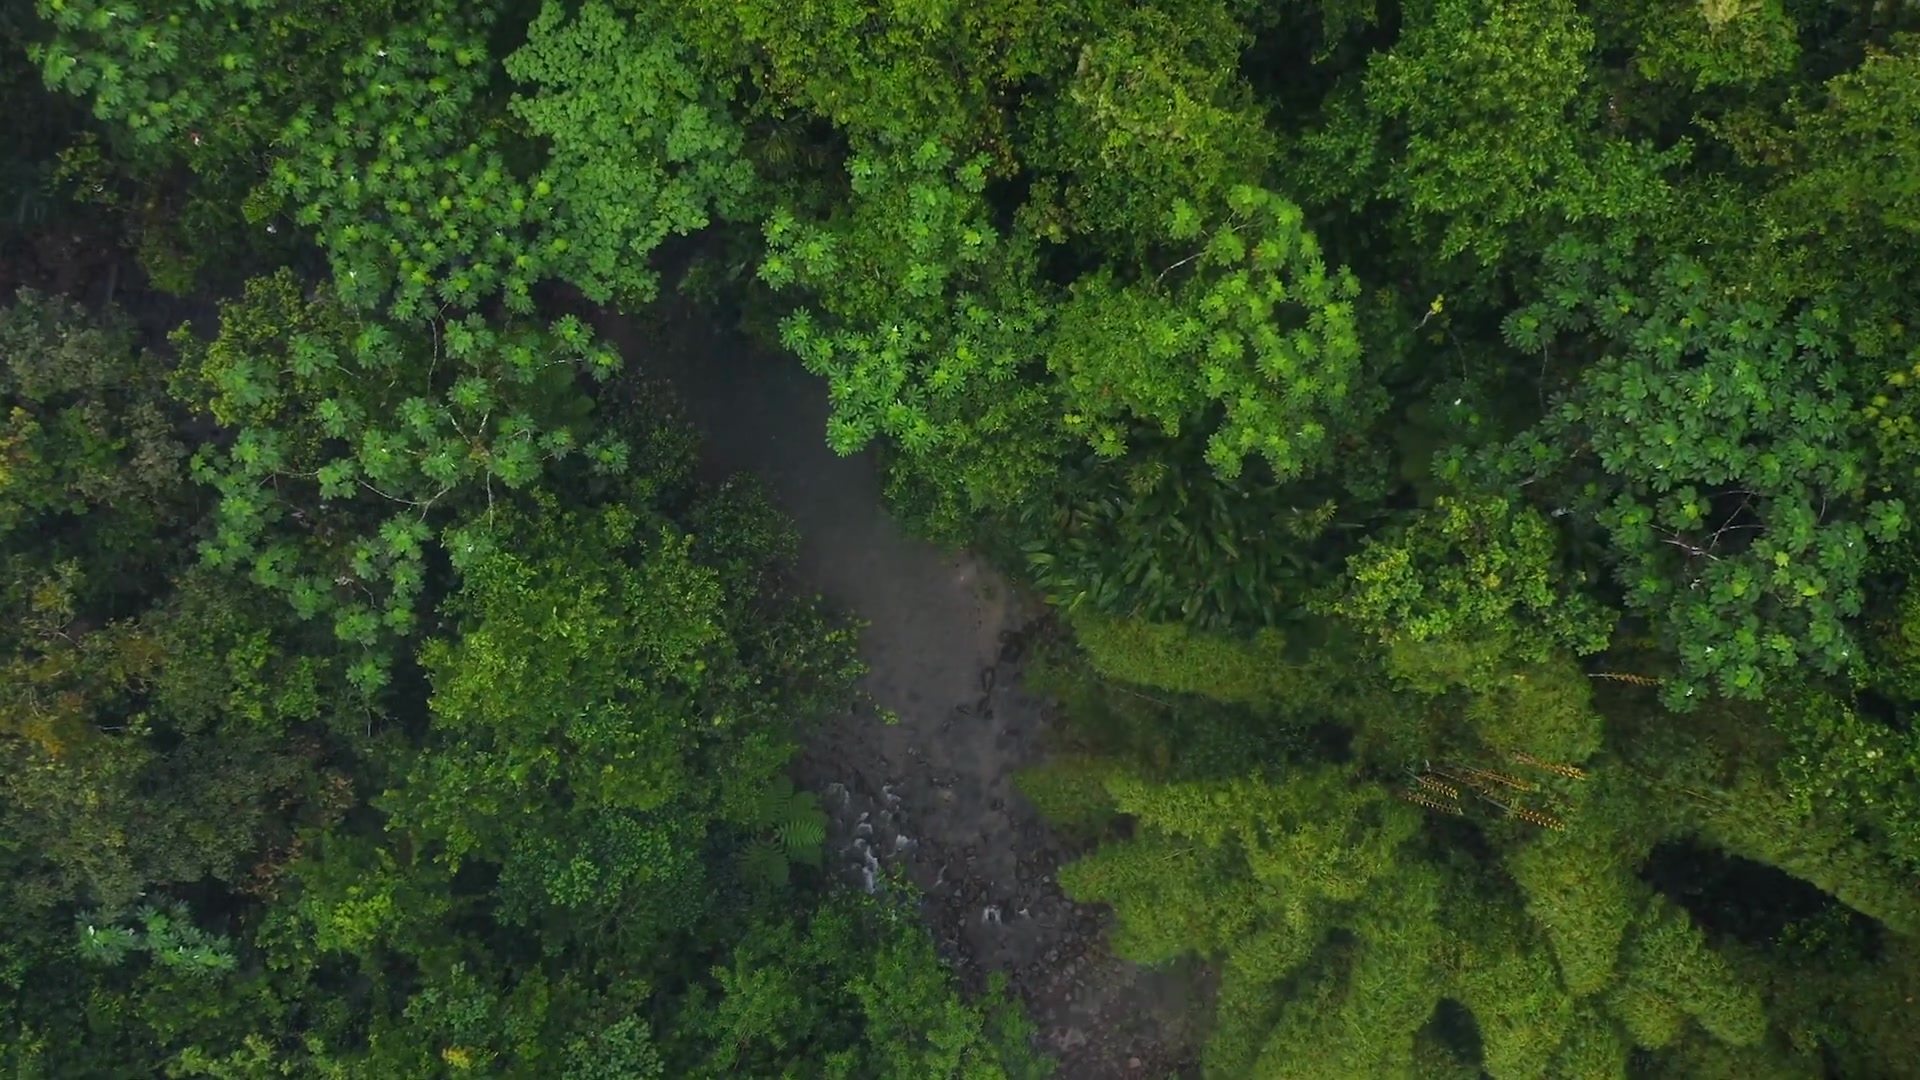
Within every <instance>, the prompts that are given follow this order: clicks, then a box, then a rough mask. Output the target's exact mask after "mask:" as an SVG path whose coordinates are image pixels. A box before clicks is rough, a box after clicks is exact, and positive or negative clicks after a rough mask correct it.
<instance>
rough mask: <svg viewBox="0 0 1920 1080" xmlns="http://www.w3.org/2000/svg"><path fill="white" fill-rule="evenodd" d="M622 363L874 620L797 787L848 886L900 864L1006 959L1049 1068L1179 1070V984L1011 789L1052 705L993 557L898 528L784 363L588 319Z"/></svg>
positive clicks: (988, 958) (825, 579)
mask: <svg viewBox="0 0 1920 1080" xmlns="http://www.w3.org/2000/svg"><path fill="white" fill-rule="evenodd" d="M595 321H596V323H597V324H598V326H599V329H600V332H601V333H602V334H604V335H605V336H606V337H608V338H609V339H611V340H612V341H614V342H615V343H617V344H619V345H620V347H621V348H622V351H623V352H624V353H625V354H626V356H627V358H628V362H629V363H637V364H642V365H647V366H649V367H652V368H653V369H654V370H657V371H659V372H660V373H661V374H664V375H666V377H667V378H668V379H669V380H670V381H671V382H672V383H673V384H674V386H675V387H676V388H677V389H678V391H679V393H680V395H681V397H682V398H683V399H684V400H685V403H686V406H687V410H688V413H689V416H690V418H691V419H692V420H693V421H694V423H695V424H696V425H697V426H698V427H699V428H700V429H701V432H702V434H703V436H704V450H703V468H705V469H706V470H708V471H709V472H710V473H711V474H712V475H713V476H715V477H720V476H725V475H730V474H733V473H740V472H744V473H749V474H751V475H754V476H756V477H758V478H759V479H760V480H761V481H762V482H763V483H764V484H765V485H766V486H767V488H768V489H769V490H770V492H771V494H772V496H773V498H774V500H775V501H776V502H777V503H778V504H779V505H780V506H781V508H782V509H784V510H785V511H786V512H787V513H788V514H789V515H791V516H792V517H793V519H794V521H795V522H796V523H797V525H798V527H799V531H800V536H801V549H800V558H799V565H798V567H797V570H798V573H799V575H800V577H801V578H802V579H803V581H804V582H805V583H807V584H808V585H810V586H811V587H813V588H814V589H816V590H818V592H819V593H820V594H821V595H822V596H823V597H824V598H825V599H826V600H827V601H828V602H829V603H831V604H833V605H835V606H836V607H839V608H841V609H843V610H849V611H852V612H853V613H855V614H856V615H857V616H858V617H859V618H861V619H862V620H864V621H865V622H866V623H867V624H868V626H867V629H866V630H865V632H864V633H863V635H862V649H861V652H862V656H863V658H864V659H865V661H866V663H867V665H868V668H869V673H868V675H867V677H866V680H865V686H864V689H865V690H866V691H867V693H868V694H869V695H870V696H871V698H872V699H873V702H874V703H875V704H877V705H878V706H879V707H880V708H881V709H883V710H886V711H888V712H891V713H892V714H893V715H894V716H896V717H897V721H896V722H893V723H888V722H886V720H885V719H884V718H883V716H882V715H881V714H880V713H878V712H877V711H876V710H874V709H872V708H866V709H861V710H856V711H854V712H852V713H849V714H848V715H845V716H842V717H839V718H837V719H835V720H834V721H832V722H831V723H829V724H828V725H827V726H826V727H825V729H824V730H822V731H820V732H819V733H818V734H817V735H816V736H815V737H814V738H813V739H812V740H811V742H810V744H809V746H808V747H807V748H806V751H805V754H804V756H803V760H802V762H801V772H802V779H803V780H804V781H805V782H806V783H807V785H808V786H809V787H811V788H813V789H814V790H816V791H820V792H823V793H824V802H825V804H826V805H827V807H828V809H829V810H830V811H832V813H833V816H834V821H835V827H834V833H833V837H832V841H831V843H832V848H833V851H832V853H831V858H832V860H833V863H834V866H835V867H836V870H837V872H840V873H842V874H843V875H845V876H846V877H847V878H848V880H849V881H851V882H852V883H854V884H855V885H857V886H863V887H865V886H872V885H874V884H875V883H876V882H877V883H879V887H884V881H885V879H886V877H887V876H888V875H889V874H891V873H900V874H904V875H905V876H907V877H908V878H910V879H911V880H912V881H914V882H915V883H916V884H917V885H918V886H919V888H920V889H921V890H922V891H923V894H924V899H923V902H922V908H923V912H924V914H925V915H926V917H927V920H928V924H929V926H930V927H931V928H932V930H933V933H934V935H935V937H936V939H937V940H938V941H939V943H940V945H941V951H942V953H943V954H944V955H945V956H947V957H948V959H949V960H950V961H952V962H953V963H954V964H955V965H956V966H957V967H958V969H959V971H960V973H961V976H962V978H963V980H965V981H966V982H967V983H968V984H969V985H971V986H974V987H978V986H979V985H980V984H981V983H983V982H984V981H985V977H986V975H987V973H989V972H1002V973H1005V974H1006V975H1007V977H1008V979H1009V981H1010V983H1011V984H1012V986H1013V987H1014V989H1015V990H1016V991H1017V992H1019V993H1020V994H1021V996H1022V997H1023V998H1025V999H1026V1001H1027V1003H1028V1008H1029V1011H1030V1013H1031V1014H1032V1016H1033V1018H1034V1020H1035V1022H1036V1024H1038V1025H1039V1027H1040V1039H1041V1044H1042V1046H1043V1047H1044V1048H1045V1049H1046V1050H1047V1051H1048V1052H1050V1053H1052V1054H1053V1055H1054V1056H1056V1057H1057V1058H1058V1059H1059V1061H1060V1063H1061V1068H1060V1072H1059V1074H1058V1075H1059V1076H1060V1077H1061V1078H1062V1080H1107V1078H1124V1080H1135V1078H1147V1077H1151V1078H1155V1080H1158V1078H1161V1077H1165V1076H1168V1075H1170V1074H1172V1073H1174V1072H1176V1071H1184V1070H1185V1067H1186V1066H1187V1065H1188V1061H1187V1060H1186V1059H1187V1057H1188V1052H1187V1048H1188V1047H1190V1046H1191V1043H1192V1038H1191V1034H1192V1033H1191V1032H1190V1031H1189V1030H1187V1025H1188V1024H1190V1023H1191V1021H1192V1017H1193V1012H1194V1010H1193V1009H1192V1007H1191V1006H1192V1004H1193V1002H1192V1001H1191V1000H1190V995H1189V994H1188V992H1187V989H1186V987H1187V983H1186V980H1185V979H1184V978H1182V977H1180V976H1176V975H1172V974H1167V973H1160V972H1153V971H1147V970H1143V969H1140V968H1138V967H1136V966H1134V965H1132V964H1128V963H1126V962H1124V961H1120V960H1117V959H1115V958H1114V957H1112V956H1111V955H1110V953H1109V952H1108V951H1107V949H1106V945H1105V942H1106V938H1107V934H1108V932H1109V930H1110V925H1109V919H1108V917H1107V916H1106V915H1105V914H1104V913H1103V912H1102V911H1100V910H1097V909H1093V908H1089V907H1085V906H1081V905H1077V904H1074V903H1072V902H1071V901H1069V900H1067V899H1066V898H1065V897H1064V896H1063V895H1061V893H1060V890H1059V888H1058V886H1057V885H1056V883H1055V880H1054V874H1055V871H1056V870H1057V868H1058V866H1059V864H1060V862H1061V861H1062V860H1063V858H1067V857H1070V855H1069V853H1067V852H1066V851H1064V850H1063V848H1062V846H1061V844H1060V843H1059V841H1058V840H1057V838H1056V837H1055V836H1054V835H1053V834H1052V832H1051V831H1050V830H1049V829H1048V828H1047V827H1046V825H1045V824H1044V823H1043V822H1041V821H1040V820H1039V818H1038V816H1037V815H1036V814H1035V813H1034V811H1033V809H1032V808H1031V807H1030V806H1028V805H1027V803H1026V802H1025V800H1024V799H1022V798H1021V796H1020V795H1019V794H1018V792H1017V791H1015V789H1014V787H1013V783H1012V778H1013V774H1014V773H1015V772H1016V771H1017V770H1019V769H1021V768H1024V767H1026V766H1028V765H1031V764H1033V763H1035V762H1036V761H1037V760H1039V758H1040V755H1041V753H1042V750H1043V746H1044V743H1045V738H1044V736H1045V734H1046V728H1047V725H1048V723H1049V719H1050V712H1049V710H1048V708H1047V707H1046V703H1045V702H1043V701H1040V700H1038V699H1036V698H1034V697H1033V696H1031V695H1029V694H1027V693H1025V692H1024V691H1023V690H1022V689H1021V687H1020V679H1019V671H1020V664H1021V661H1022V654H1023V651H1024V641H1025V638H1026V634H1027V628H1028V626H1029V625H1030V624H1031V622H1032V619H1033V617H1034V616H1035V615H1036V614H1037V612H1036V611H1035V610H1034V608H1033V607H1032V605H1030V604H1029V603H1027V602H1026V601H1024V600H1023V599H1022V598H1020V597H1018V596H1016V595H1015V594H1014V593H1013V592H1012V590H1010V589H1009V588H1008V587H1007V584H1006V582H1005V581H1003V580H1002V579H1001V578H1000V577H999V576H998V575H997V574H996V573H995V572H994V571H993V570H992V569H991V568H990V567H988V566H986V565H985V564H983V563H982V562H980V561H979V560H977V559H976V558H974V557H972V556H971V555H968V554H966V553H963V552H947V551H942V550H940V549H938V548H936V547H934V546H932V545H929V544H927V543H925V542H922V541H920V540H918V539H916V538H914V537H912V536H909V535H907V534H906V533H905V532H904V531H903V530H902V529H901V527H900V526H899V525H898V524H897V523H896V522H894V521H893V519H891V518H890V517H889V516H888V515H887V513H886V512H885V509H884V507H883V504H882V499H881V490H880V480H879V477H878V475H877V470H876V468H875V466H874V462H873V461H872V460H871V458H870V457H869V456H867V455H864V454H863V455H857V456H853V457H847V458H843V457H839V456H837V455H835V454H834V453H833V452H832V451H831V450H829V449H828V448H827V446H826V444H825V442H824V440H823V437H822V432H823V431H824V430H825V420H826V415H827V399H826V392H825V388H824V386H823V385H822V384H821V383H820V382H819V380H817V379H814V378H813V377H811V376H809V375H808V374H807V373H806V372H805V371H804V370H803V369H801V367H800V366H799V364H798V363H797V362H796V361H794V360H793V359H792V358H790V357H782V356H775V355H769V354H767V353H765V352H762V351H759V350H757V349H755V348H754V347H752V346H750V345H749V344H748V343H747V342H746V341H744V340H743V339H741V338H739V337H737V336H733V335H730V334H727V333H723V332H719V331H717V330H713V329H710V328H706V327H703V326H701V325H700V324H698V323H697V322H695V321H693V320H677V321H676V323H675V326H674V328H673V329H672V330H671V331H670V333H669V334H668V335H667V337H666V339H665V340H663V339H662V337H661V336H660V334H659V333H658V332H656V331H651V330H650V331H649V332H648V333H646V334H644V335H643V334H642V333H641V331H640V330H639V328H638V327H637V326H636V325H634V324H632V323H630V322H627V321H625V320H622V319H620V318H617V317H614V316H611V315H605V314H603V315H601V316H599V317H597V318H596V320H595Z"/></svg>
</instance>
